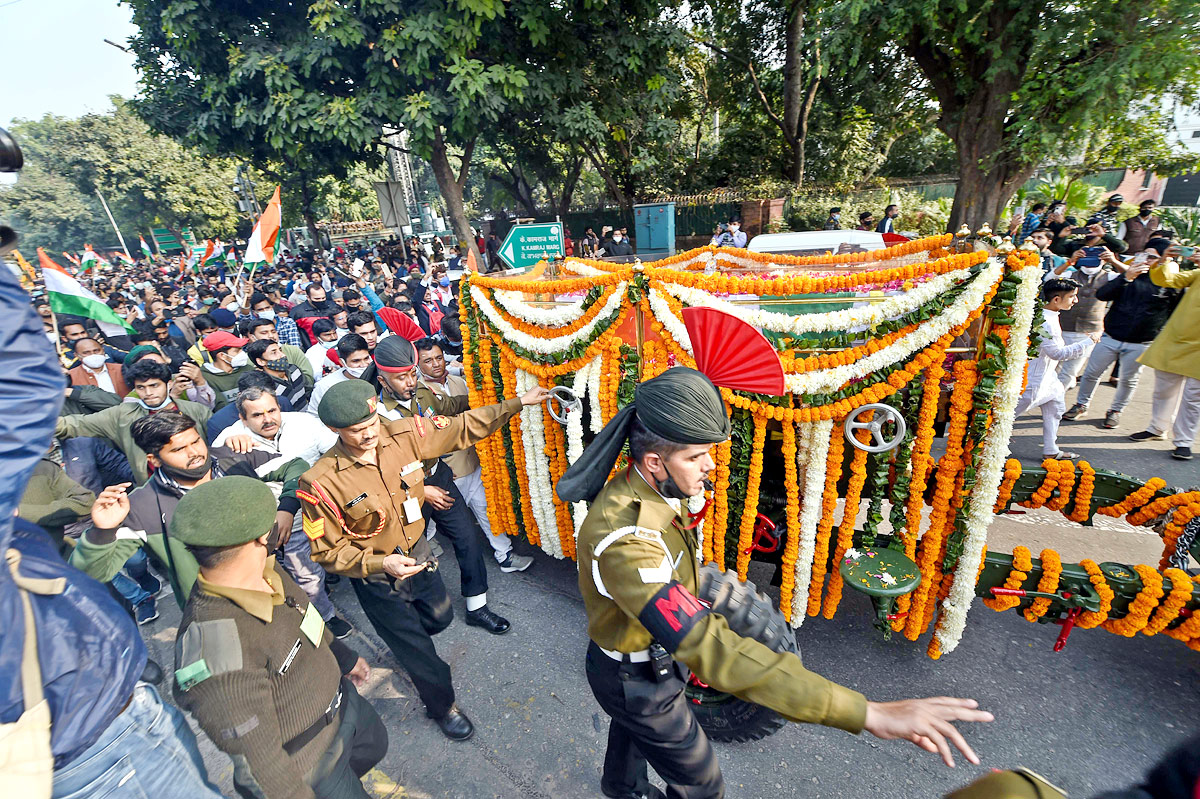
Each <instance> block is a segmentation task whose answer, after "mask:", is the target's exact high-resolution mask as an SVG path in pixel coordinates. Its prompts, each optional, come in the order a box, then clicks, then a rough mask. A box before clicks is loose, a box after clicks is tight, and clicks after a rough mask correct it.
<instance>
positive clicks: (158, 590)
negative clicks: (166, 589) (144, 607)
mask: <svg viewBox="0 0 1200 799" xmlns="http://www.w3.org/2000/svg"><path fill="white" fill-rule="evenodd" d="M138 585H140V586H141V587H142V590H143V591H145V592H146V593H147V594H149V595H150V598H151V599H158V598H159V597H160V596H162V592H163V584H162V581H161V580H159V579H158V578H157V577H155V576H154V575H153V574H147V575H146V576H145V577H143V578H142V579H140V580H138Z"/></svg>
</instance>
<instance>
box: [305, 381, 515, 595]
mask: <svg viewBox="0 0 1200 799" xmlns="http://www.w3.org/2000/svg"><path fill="white" fill-rule="evenodd" d="M520 410H521V400H519V399H510V400H505V401H504V402H502V403H500V404H498V405H488V406H487V407H485V408H476V409H474V410H468V411H466V412H464V413H461V414H459V415H457V416H453V417H447V416H441V415H436V416H431V417H416V418H412V419H408V418H405V419H397V420H392V421H389V420H384V419H380V431H379V443H378V444H377V447H376V451H375V459H376V463H367V462H366V461H361V460H359V459H357V458H355V457H353V456H352V455H350V453H348V452H347V451H346V449H345V447H344V445H343V444H342V442H341V441H339V442H338V443H337V444H334V445H333V447H331V448H330V449H329V451H328V452H326V453H325V454H324V455H323V456H322V457H321V459H320V460H318V461H317V462H316V463H315V464H314V465H313V467H312V468H311V469H309V470H308V471H307V472H305V473H304V476H303V477H302V478H300V487H299V489H297V491H296V496H298V497H299V498H300V500H301V502H302V507H303V513H304V520H303V530H304V533H305V535H306V536H308V539H309V543H310V545H311V546H312V558H313V560H315V561H316V562H317V563H320V564H321V565H322V566H324V567H325V569H326V570H328V571H331V572H333V573H334V574H345V575H347V576H350V577H368V576H371V575H376V574H382V573H383V559H384V558H385V557H386V556H388V555H390V554H392V553H393V552H396V551H399V552H402V553H408V552H409V551H410V550H412V549H413V547H414V546H415V545H417V544H418V543H419V542H422V541H424V536H423V533H424V531H425V520H424V518H422V516H421V514H420V507H421V504H422V503H423V502H424V501H425V481H424V478H425V471H424V469H423V468H422V466H423V464H422V461H423V460H431V461H433V462H435V463H436V461H437V459H438V458H439V457H441V456H442V455H444V454H445V453H447V452H453V451H454V450H457V449H462V448H463V447H468V446H471V445H472V444H474V443H475V442H477V441H481V440H483V439H484V438H486V437H487V436H489V435H491V434H492V433H493V432H495V431H496V430H497V429H499V427H500V426H501V425H503V424H504V423H505V422H507V421H508V420H509V419H511V418H512V417H513V416H514V415H516V414H517V413H519V412H520ZM410 498H411V499H415V500H416V505H415V507H416V516H415V518H411V520H410V519H409V518H406V515H405V511H404V502H405V500H407V499H410ZM410 507H412V506H410Z"/></svg>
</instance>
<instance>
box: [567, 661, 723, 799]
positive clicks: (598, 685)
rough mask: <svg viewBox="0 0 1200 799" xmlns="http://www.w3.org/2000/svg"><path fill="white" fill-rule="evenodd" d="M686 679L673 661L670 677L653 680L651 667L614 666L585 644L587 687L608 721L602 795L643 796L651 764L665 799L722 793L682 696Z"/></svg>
mask: <svg viewBox="0 0 1200 799" xmlns="http://www.w3.org/2000/svg"><path fill="white" fill-rule="evenodd" d="M688 676H689V673H688V670H687V668H686V667H685V666H684V665H683V664H682V663H676V664H675V674H674V675H673V676H672V678H671V679H668V680H666V681H665V682H655V681H654V677H653V676H652V673H651V670H650V664H649V663H618V662H617V661H615V660H613V659H612V658H610V657H609V656H608V655H606V654H604V653H603V652H602V651H600V648H599V647H598V646H596V644H594V643H589V644H588V652H587V678H588V684H589V685H591V686H592V693H593V694H594V695H595V697H596V701H597V702H599V703H600V707H601V708H603V710H604V712H605V713H607V714H608V715H609V716H610V717H611V721H610V722H609V725H608V751H607V752H606V753H605V755H604V774H603V776H602V777H601V778H600V783H601V786H602V788H603V789H604V790H605V792H607V793H611V794H617V795H619V794H623V793H632V792H639V793H645V792H646V791H647V789H648V788H649V785H650V782H649V778H648V775H647V772H646V765H647V763H649V765H651V766H653V767H654V770H655V771H657V772H658V775H659V776H660V777H662V778H663V780H665V781H666V783H667V796H668V797H669V799H720V798H721V797H723V796H724V795H725V781H724V779H723V778H722V777H721V768H720V766H718V765H717V756H716V754H715V753H714V752H713V748H712V744H710V743H709V741H708V737H707V736H705V734H704V730H702V729H700V724H699V723H698V722H697V721H696V717H695V716H694V715H693V714H692V710H691V708H690V707H688V704H687V699H686V697H684V694H683V689H684V686H685V685H686V684H687V679H688Z"/></svg>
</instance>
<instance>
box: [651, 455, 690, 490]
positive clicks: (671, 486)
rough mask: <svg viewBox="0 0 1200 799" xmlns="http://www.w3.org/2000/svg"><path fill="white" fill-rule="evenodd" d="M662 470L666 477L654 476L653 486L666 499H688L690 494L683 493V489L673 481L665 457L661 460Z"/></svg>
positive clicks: (673, 478)
mask: <svg viewBox="0 0 1200 799" xmlns="http://www.w3.org/2000/svg"><path fill="white" fill-rule="evenodd" d="M659 458H662V456H661V455H659ZM663 470H664V471H666V473H667V479H666V480H659V479H657V478H656V479H655V480H654V487H655V488H656V489H657V490H658V493H660V494H662V495H663V496H664V497H666V498H667V499H690V496H689V495H688V494H685V493H684V492H683V489H682V488H680V487H679V485H678V484H677V483H676V482H675V477H674V476H673V475H672V474H671V470H670V469H668V468H667V462H666V460H665V459H664V460H663Z"/></svg>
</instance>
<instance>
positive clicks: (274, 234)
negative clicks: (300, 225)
mask: <svg viewBox="0 0 1200 799" xmlns="http://www.w3.org/2000/svg"><path fill="white" fill-rule="evenodd" d="M280 217H281V214H280V209H279V187H278V186H276V187H275V194H274V196H272V197H271V201H270V202H269V203H267V208H266V210H265V211H263V215H262V216H260V217H259V218H258V223H257V224H256V225H255V226H254V231H253V232H252V233H251V234H250V238H249V239H247V240H246V257H245V258H243V259H242V262H243V263H247V264H257V263H268V264H272V263H275V242H276V241H277V240H278V238H279V222H280Z"/></svg>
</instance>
